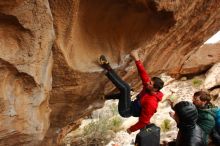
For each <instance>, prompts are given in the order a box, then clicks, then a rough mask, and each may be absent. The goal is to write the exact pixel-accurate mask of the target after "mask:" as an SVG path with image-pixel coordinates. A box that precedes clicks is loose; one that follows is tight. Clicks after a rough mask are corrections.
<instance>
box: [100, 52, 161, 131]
mask: <svg viewBox="0 0 220 146" xmlns="http://www.w3.org/2000/svg"><path fill="white" fill-rule="evenodd" d="M130 55H131V57H132V58H133V59H134V61H135V63H136V66H137V69H138V72H139V75H140V77H141V80H142V84H143V89H142V91H141V92H140V93H139V94H138V96H137V98H136V99H135V100H134V101H131V96H130V90H131V88H130V86H129V85H128V84H127V83H126V82H124V81H123V80H122V79H121V78H120V77H119V76H118V75H117V74H116V73H115V72H114V70H113V69H112V68H111V66H110V64H109V62H108V61H107V59H106V58H105V56H103V55H101V56H100V58H99V61H100V65H101V67H102V68H104V69H105V71H106V74H105V75H106V76H107V77H108V78H109V79H110V80H111V81H112V83H113V84H114V85H115V86H116V87H117V88H118V89H119V91H120V92H119V93H117V94H111V95H106V96H105V99H119V103H118V111H119V114H120V115H121V116H122V117H130V116H135V117H139V121H138V122H137V123H136V124H134V125H133V126H131V127H130V128H128V129H127V132H128V133H129V134H130V133H131V132H134V131H136V130H139V129H142V128H144V127H145V126H146V125H148V124H149V123H150V119H151V117H152V116H153V115H154V113H155V112H156V111H157V107H158V102H159V101H161V100H162V97H163V93H162V92H160V89H162V88H163V85H164V82H163V81H162V80H161V79H160V78H158V77H153V78H150V77H149V75H148V74H147V72H146V71H145V69H144V66H143V64H142V63H141V61H140V58H139V56H138V51H137V50H133V51H132V52H131V54H130Z"/></svg>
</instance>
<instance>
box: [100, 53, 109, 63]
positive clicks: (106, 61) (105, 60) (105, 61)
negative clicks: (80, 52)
mask: <svg viewBox="0 0 220 146" xmlns="http://www.w3.org/2000/svg"><path fill="white" fill-rule="evenodd" d="M99 64H100V65H103V64H109V62H108V60H107V59H106V57H105V56H104V55H101V56H100V57H99Z"/></svg>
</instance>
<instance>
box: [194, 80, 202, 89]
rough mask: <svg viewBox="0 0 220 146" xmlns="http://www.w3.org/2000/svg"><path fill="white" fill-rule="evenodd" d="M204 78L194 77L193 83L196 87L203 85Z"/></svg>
mask: <svg viewBox="0 0 220 146" xmlns="http://www.w3.org/2000/svg"><path fill="white" fill-rule="evenodd" d="M202 83H203V82H202V80H200V79H193V80H192V84H193V86H195V87H199V86H200V85H202Z"/></svg>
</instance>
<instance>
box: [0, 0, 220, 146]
mask: <svg viewBox="0 0 220 146" xmlns="http://www.w3.org/2000/svg"><path fill="white" fill-rule="evenodd" d="M219 28H220V2H219V1H218V0H210V1H207V0H194V1H188V0H182V1H180V0H167V1H164V0H92V1H87V0H7V1H0V78H1V83H0V123H1V124H0V145H21V144H27V145H45V144H47V145H58V142H62V135H65V133H67V132H68V131H70V130H71V129H72V128H76V126H77V125H78V122H79V121H80V119H81V118H83V117H85V116H87V115H89V114H90V113H91V111H92V110H94V109H95V108H99V107H101V106H102V105H103V102H104V101H103V100H101V99H100V98H99V97H100V95H102V94H103V93H109V92H110V91H112V90H113V88H112V85H111V84H110V83H109V81H108V80H107V79H106V77H105V76H104V75H103V73H102V70H101V69H100V68H99V67H98V66H97V64H96V62H95V61H96V60H97V57H98V56H99V55H100V54H104V55H106V56H107V58H108V59H109V61H110V62H111V64H112V65H113V66H114V68H115V69H116V70H117V72H118V73H119V74H120V76H122V77H123V79H125V80H126V81H128V82H129V83H130V84H131V86H132V87H134V88H135V89H138V88H139V87H140V84H139V79H138V78H137V72H136V71H135V66H134V63H133V62H132V61H131V59H130V58H129V53H130V51H131V50H132V49H134V48H139V47H141V49H140V52H141V54H140V55H141V58H142V60H143V61H144V65H145V66H146V68H147V70H148V71H149V73H150V74H151V75H157V74H159V73H162V72H168V73H170V74H172V75H175V76H180V75H185V74H196V73H198V72H202V71H203V70H205V69H207V67H208V66H210V65H211V64H213V63H215V62H217V61H218V60H219V59H211V60H210V57H211V56H212V58H218V57H219V49H210V50H211V51H208V50H205V53H207V54H208V56H206V55H204V54H203V56H204V57H203V59H202V61H203V63H201V62H200V61H198V60H197V58H198V59H200V60H201V58H200V54H201V51H200V49H201V48H203V47H201V48H200V46H201V45H202V44H203V43H204V42H205V41H206V40H207V39H208V38H209V37H211V36H212V35H213V34H215V33H216V32H217V31H219ZM208 47H211V48H212V46H208ZM203 51H204V50H203ZM217 54H218V55H217ZM195 55H198V56H199V57H194V56H195ZM192 62H194V63H192ZM198 62H199V64H198Z"/></svg>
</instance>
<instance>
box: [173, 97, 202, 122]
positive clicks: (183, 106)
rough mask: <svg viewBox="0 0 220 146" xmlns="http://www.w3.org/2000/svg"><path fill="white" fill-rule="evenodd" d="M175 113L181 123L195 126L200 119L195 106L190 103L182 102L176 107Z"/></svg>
mask: <svg viewBox="0 0 220 146" xmlns="http://www.w3.org/2000/svg"><path fill="white" fill-rule="evenodd" d="M174 111H175V112H176V114H177V116H178V117H179V119H180V122H181V123H186V124H195V123H196V121H197V119H198V111H197V109H196V107H195V105H194V104H193V103H191V102H188V101H181V102H179V103H177V104H176V105H175V106H174Z"/></svg>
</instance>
